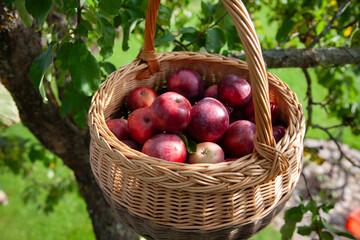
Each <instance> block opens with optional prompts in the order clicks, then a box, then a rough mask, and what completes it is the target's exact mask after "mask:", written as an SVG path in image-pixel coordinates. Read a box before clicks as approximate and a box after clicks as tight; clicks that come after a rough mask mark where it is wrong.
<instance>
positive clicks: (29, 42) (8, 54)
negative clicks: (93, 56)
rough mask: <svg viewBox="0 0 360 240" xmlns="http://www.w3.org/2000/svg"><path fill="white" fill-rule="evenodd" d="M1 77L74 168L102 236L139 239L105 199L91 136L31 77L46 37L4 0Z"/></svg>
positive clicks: (47, 142) (29, 121) (24, 114)
mask: <svg viewBox="0 0 360 240" xmlns="http://www.w3.org/2000/svg"><path fill="white" fill-rule="evenodd" d="M0 15H1V17H0V26H2V27H1V28H0V80H1V82H2V83H3V84H4V86H5V87H6V88H7V89H8V90H9V92H10V93H11V95H12V97H13V99H14V101H15V103H16V105H17V107H18V110H19V114H20V118H21V120H22V122H23V124H24V125H25V126H26V127H27V128H28V129H29V130H30V131H31V132H32V133H33V134H34V135H35V136H36V137H37V138H38V139H39V141H40V142H41V143H42V144H44V146H45V147H46V148H48V149H49V150H50V151H52V152H54V153H55V154H56V155H58V156H59V157H60V158H61V159H62V160H63V161H64V163H65V164H66V165H67V166H68V167H69V168H70V169H72V170H73V171H74V173H75V177H76V180H77V182H78V186H79V190H80V193H81V194H82V196H83V197H84V199H85V202H86V204H87V210H88V213H89V216H90V218H91V220H92V224H93V229H94V233H95V236H96V238H97V239H104V240H109V239H137V238H138V236H137V235H135V234H134V233H133V232H131V231H130V230H128V229H126V228H125V227H123V226H122V225H121V223H120V222H119V219H118V218H117V216H116V215H115V213H114V211H112V210H111V208H110V207H109V205H108V204H107V202H106V201H105V199H104V197H103V195H102V192H101V190H100V188H99V187H98V185H97V183H96V181H95V178H94V176H93V174H92V172H91V168H90V162H89V135H88V133H87V132H86V131H82V130H81V129H80V128H78V127H77V126H76V125H75V124H74V123H73V122H72V120H71V118H70V117H69V116H67V117H65V118H61V116H60V114H59V108H58V106H57V104H56V103H55V102H54V101H51V100H50V101H49V102H48V103H47V104H45V103H43V101H42V98H41V96H40V94H39V92H38V91H37V89H35V88H34V87H33V86H32V84H31V82H30V79H29V69H30V67H31V64H32V62H33V60H34V58H35V57H37V56H38V55H39V54H40V53H41V36H40V33H35V32H34V31H33V29H32V28H27V27H26V26H25V25H24V24H23V23H22V21H21V20H20V18H19V16H18V13H17V12H16V11H12V12H6V10H5V8H4V7H3V6H2V3H1V2H0Z"/></svg>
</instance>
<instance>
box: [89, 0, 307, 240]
mask: <svg viewBox="0 0 360 240" xmlns="http://www.w3.org/2000/svg"><path fill="white" fill-rule="evenodd" d="M159 2H160V1H159V0H150V1H149V8H148V15H147V19H146V30H145V44H144V49H143V51H142V53H141V55H140V56H139V58H137V59H135V60H134V61H133V62H132V63H130V64H128V65H125V66H122V67H120V68H119V69H118V70H117V71H115V72H113V73H112V74H111V75H109V76H108V78H107V79H106V81H104V82H103V84H102V85H101V87H100V89H99V90H98V91H97V92H96V93H95V95H94V97H93V100H92V104H91V107H90V110H89V115H88V125H89V128H90V135H91V143H90V163H91V167H92V170H93V173H94V175H95V178H96V180H97V181H98V184H99V186H100V187H101V189H102V190H103V193H104V196H105V198H106V199H107V201H108V202H109V204H110V205H111V206H112V207H113V208H114V209H115V210H116V211H117V212H118V214H119V216H120V217H121V218H122V219H123V221H124V222H125V223H127V224H129V225H130V226H132V227H133V228H134V229H135V230H136V231H137V232H138V233H139V234H141V235H144V236H147V237H148V238H150V239H151V238H153V239H188V238H185V236H192V235H186V234H195V235H194V236H198V237H197V239H220V238H216V237H214V235H213V234H211V233H222V234H220V235H219V236H222V238H221V239H226V238H228V239H240V236H242V237H241V238H243V239H246V238H249V237H251V236H252V235H253V234H255V233H256V232H258V231H259V230H261V229H262V228H263V227H265V226H266V225H267V224H268V223H269V222H270V220H271V218H272V216H274V215H275V214H276V213H277V212H279V210H280V209H281V208H282V207H283V206H284V204H285V202H286V199H287V198H288V197H289V195H290V194H291V192H292V191H293V189H294V187H295V184H296V183H297V181H298V178H299V175H300V172H301V168H302V153H303V138H304V134H305V119H304V115H303V112H302V107H301V105H300V103H299V102H298V100H297V97H296V95H295V94H294V93H293V92H291V90H290V89H289V87H288V86H287V85H286V84H285V83H283V82H282V81H281V80H280V79H279V78H278V77H276V76H275V75H273V74H271V73H268V72H267V71H266V69H265V65H264V61H263V58H262V54H261V48H260V45H259V41H258V39H257V37H256V33H255V30H254V28H253V26H252V23H251V20H250V17H249V15H248V13H247V11H246V9H245V6H244V5H243V4H242V3H241V1H238V0H233V1H229V0H223V3H224V5H225V7H226V9H227V10H228V12H229V13H230V15H231V16H232V18H233V20H234V23H235V26H236V28H237V30H238V33H239V36H240V38H241V41H242V44H243V46H244V51H245V54H246V59H247V62H243V61H240V60H236V59H232V58H227V57H224V56H221V55H216V54H207V53H200V52H196V53H193V52H166V53H156V52H155V50H154V47H153V40H154V34H153V32H154V31H155V30H154V29H155V28H154V27H155V21H156V14H157V10H158V8H159ZM151 29H152V30H151ZM183 67H188V68H192V69H194V70H196V71H198V72H199V73H200V74H201V75H202V76H203V79H204V84H205V86H210V85H212V84H214V83H217V82H218V81H220V80H221V78H222V77H224V76H225V75H227V74H230V73H233V74H236V75H238V76H240V77H243V78H245V79H247V80H248V81H249V82H250V84H251V86H252V94H253V100H254V106H255V119H256V128H257V133H256V140H255V143H254V145H255V151H254V153H253V154H249V155H247V156H244V157H242V158H240V159H238V160H236V161H233V162H224V163H218V164H186V163H174V162H168V161H165V160H162V159H158V158H153V157H149V156H147V155H145V154H143V153H141V152H138V151H136V150H133V149H131V148H129V147H127V146H126V145H125V144H123V143H122V142H120V141H119V140H118V139H117V138H116V137H115V136H114V135H113V134H112V133H111V131H110V130H109V129H108V127H107V126H106V121H107V120H110V119H112V118H113V117H114V116H115V115H116V114H117V112H118V111H119V109H121V107H122V106H123V105H124V103H125V102H126V98H127V96H128V94H129V93H130V92H131V91H132V90H133V89H135V88H136V87H138V86H148V87H152V88H154V89H161V88H162V87H163V86H166V81H167V79H168V77H169V76H170V75H171V73H172V72H173V71H175V70H177V69H179V68H183ZM139 79H141V80H139ZM269 97H270V98H271V99H273V100H274V101H275V102H276V103H277V104H278V107H279V110H280V116H281V119H282V121H283V122H285V123H286V125H287V126H288V128H287V131H286V134H285V136H284V137H283V138H282V140H280V141H279V142H278V143H275V141H274V139H273V137H272V126H271V115H270V107H269ZM141 226H142V227H141ZM164 229H167V231H166V232H164V231H163V230H164ZM234 231H235V232H236V234H235V233H234ZM184 234H185V235H184ZM196 234H198V235H196ZM234 234H235V235H234ZM225 235H226V236H227V237H225ZM210 236H213V237H210ZM231 236H237V238H231ZM183 237H184V238H183Z"/></svg>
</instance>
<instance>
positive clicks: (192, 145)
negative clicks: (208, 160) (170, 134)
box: [178, 134, 196, 153]
mask: <svg viewBox="0 0 360 240" xmlns="http://www.w3.org/2000/svg"><path fill="white" fill-rule="evenodd" d="M178 136H179V137H180V138H181V140H183V142H184V144H185V146H186V150H187V152H188V153H194V152H196V142H195V141H194V140H192V139H190V138H187V137H186V136H185V135H184V134H178Z"/></svg>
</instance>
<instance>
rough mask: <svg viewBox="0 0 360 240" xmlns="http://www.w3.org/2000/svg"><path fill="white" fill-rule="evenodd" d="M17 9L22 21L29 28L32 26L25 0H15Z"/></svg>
mask: <svg viewBox="0 0 360 240" xmlns="http://www.w3.org/2000/svg"><path fill="white" fill-rule="evenodd" d="M15 8H16V9H17V10H18V12H19V15H20V17H21V20H23V22H24V24H25V25H26V26H27V27H31V26H32V19H31V17H30V15H29V12H28V11H27V10H26V6H25V0H15Z"/></svg>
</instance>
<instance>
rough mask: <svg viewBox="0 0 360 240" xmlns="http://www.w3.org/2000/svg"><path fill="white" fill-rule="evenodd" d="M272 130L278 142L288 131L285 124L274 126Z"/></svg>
mask: <svg viewBox="0 0 360 240" xmlns="http://www.w3.org/2000/svg"><path fill="white" fill-rule="evenodd" d="M272 130H273V136H274V138H275V141H276V142H278V141H280V139H282V138H283V137H284V135H285V132H286V128H285V127H283V126H272Z"/></svg>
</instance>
